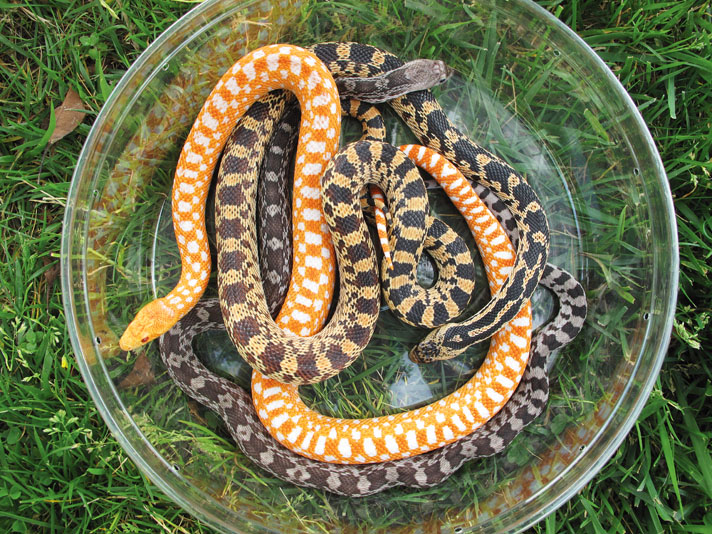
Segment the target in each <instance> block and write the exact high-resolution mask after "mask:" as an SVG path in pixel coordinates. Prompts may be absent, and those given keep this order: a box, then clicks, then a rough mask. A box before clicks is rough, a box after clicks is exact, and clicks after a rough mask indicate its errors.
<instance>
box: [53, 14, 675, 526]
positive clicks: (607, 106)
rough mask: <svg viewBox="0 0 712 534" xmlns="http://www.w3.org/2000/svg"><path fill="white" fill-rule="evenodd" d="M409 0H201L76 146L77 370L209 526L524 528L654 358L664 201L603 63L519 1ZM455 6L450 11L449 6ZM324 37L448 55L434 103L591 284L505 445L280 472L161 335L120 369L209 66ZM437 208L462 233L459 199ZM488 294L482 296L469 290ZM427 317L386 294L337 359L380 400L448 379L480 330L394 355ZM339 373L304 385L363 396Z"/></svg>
mask: <svg viewBox="0 0 712 534" xmlns="http://www.w3.org/2000/svg"><path fill="white" fill-rule="evenodd" d="M354 5H356V4H354ZM406 6H409V7H405V8H401V10H400V11H399V12H397V13H395V12H392V11H391V10H392V9H394V8H393V4H390V3H385V4H384V3H379V4H375V5H374V7H373V12H372V11H371V8H370V7H369V6H368V5H366V4H359V7H349V5H347V4H346V3H341V4H340V3H331V2H328V3H327V2H315V1H312V2H286V1H281V2H273V3H270V2H264V1H263V2H218V1H211V0H209V1H207V2H205V3H203V4H202V5H200V6H199V7H197V8H196V9H194V10H193V11H191V12H190V13H189V14H188V15H187V16H185V17H184V18H182V19H181V20H180V21H179V22H177V23H176V24H174V25H173V26H172V27H171V28H170V29H169V30H168V31H167V32H166V33H164V34H163V35H162V36H161V37H160V38H159V39H158V40H157V41H156V42H155V43H153V44H152V45H151V46H150V47H149V48H148V50H146V52H145V53H144V54H142V55H141V57H140V58H139V59H138V60H137V61H136V63H135V64H134V65H133V67H131V69H130V70H129V71H128V72H127V73H126V75H125V76H124V78H123V79H122V80H121V82H120V83H119V84H118V86H117V87H116V89H115V90H114V92H113V94H112V95H111V98H110V99H109V101H108V102H107V103H106V105H105V106H104V109H103V110H102V111H101V113H100V115H99V117H98V118H97V120H96V122H95V123H94V126H93V128H92V130H91V133H90V135H89V137H88V139H87V141H86V144H85V146H84V149H83V151H82V153H81V156H80V158H79V164H78V165H77V168H76V171H75V173H74V178H73V181H72V186H71V190H70V194H69V199H68V202H67V210H66V215H65V221H64V233H63V240H62V268H63V272H62V284H63V286H62V289H63V293H64V302H65V310H66V316H67V321H68V326H69V333H70V336H71V338H72V343H73V345H74V348H75V350H76V353H77V358H78V361H79V364H80V368H81V371H82V374H83V376H84V379H85V381H86V383H87V386H88V389H89V391H90V393H91V395H92V397H93V398H94V400H95V402H96V403H97V405H98V407H99V410H100V412H101V413H102V415H103V417H104V419H105V420H106V423H107V424H108V425H109V427H110V428H111V430H112V431H113V432H114V434H115V435H116V438H117V439H118V441H119V443H120V444H121V445H122V446H123V447H124V448H125V449H126V451H127V452H128V454H129V455H130V456H131V457H132V458H133V460H134V461H135V462H136V464H137V465H138V466H139V468H140V469H141V470H142V471H143V472H144V473H145V474H146V475H147V476H148V477H149V478H150V479H151V480H152V481H153V482H154V483H156V484H157V485H158V486H159V487H160V488H161V489H162V490H163V491H165V492H166V493H167V494H168V495H169V496H170V497H171V498H173V499H174V500H175V501H176V502H177V503H179V504H180V505H181V506H183V507H184V508H185V509H186V510H188V511H190V512H191V513H192V514H194V515H195V516H197V517H199V518H201V519H203V520H204V521H206V522H207V523H209V524H211V525H212V526H214V527H215V528H217V529H219V530H222V531H226V532H275V531H289V532H297V531H299V532H312V531H314V532H323V531H335V532H336V531H339V532H341V531H343V532H361V531H368V532H381V531H383V532H386V531H388V532H391V531H396V530H397V531H398V532H425V531H427V532H440V531H444V532H445V531H446V532H453V531H454V532H465V531H470V530H475V529H477V531H478V532H504V531H516V530H520V529H523V528H525V527H526V526H528V525H530V524H532V523H534V522H536V521H538V520H540V519H541V518H542V517H544V516H545V515H546V514H548V513H550V512H551V511H553V510H554V509H556V508H557V507H558V506H560V505H561V504H562V503H564V502H565V501H566V500H567V499H568V498H569V497H570V496H571V495H572V494H573V493H574V492H576V491H577V490H578V489H580V488H581V486H583V485H584V483H586V482H587V481H588V480H590V479H591V477H593V476H594V475H595V473H596V472H597V471H598V470H599V469H600V468H601V466H602V465H603V464H604V462H606V460H607V459H608V458H609V457H610V456H611V455H612V454H613V452H614V451H615V449H616V448H617V447H618V445H619V444H620V442H621V441H622V439H623V438H624V437H625V435H626V433H627V432H628V431H629V429H630V427H631V425H632V424H633V422H634V421H635V419H636V417H637V415H638V414H639V412H640V410H641V408H642V406H643V404H644V403H645V401H646V399H647V397H648V394H649V392H650V389H651V388H652V385H653V382H654V380H655V377H656V375H657V373H658V370H659V368H660V365H661V363H662V359H663V356H664V353H665V350H666V348H667V344H668V339H669V335H670V330H671V326H672V318H673V311H674V303H675V295H676V288H677V272H678V258H677V235H676V229H675V219H674V215H673V209H672V201H671V196H670V192H669V189H668V185H667V180H666V177H665V174H664V171H663V167H662V164H661V161H660V158H659V156H658V154H657V152H656V150H655V147H654V144H653V141H652V139H651V137H650V134H649V132H648V130H647V129H646V127H645V125H644V124H643V122H642V120H641V118H640V115H639V114H638V112H637V110H636V109H635V106H634V105H633V103H632V101H631V100H630V98H629V97H628V96H627V95H626V93H625V91H624V90H623V89H622V87H621V86H620V84H619V83H618V81H617V80H616V78H615V76H614V75H613V74H612V73H611V71H610V70H608V68H606V66H605V65H604V64H603V63H602V62H601V60H600V59H599V58H598V57H597V56H596V55H595V54H594V53H593V51H592V50H591V49H590V48H588V47H587V46H586V45H585V44H584V43H583V42H582V41H581V39H579V38H578V37H577V36H576V35H575V34H574V33H573V32H571V31H570V30H569V29H567V28H566V27H565V26H563V25H562V24H561V23H560V22H558V21H557V20H556V19H555V18H554V17H552V16H551V15H550V14H549V13H547V12H546V11H545V10H543V9H541V8H539V7H537V6H536V5H535V4H533V3H532V2H529V1H527V0H510V1H492V0H490V1H482V0H480V1H478V2H476V3H472V4H469V3H468V4H467V5H463V6H462V9H461V10H453V9H451V8H448V7H442V5H441V4H438V5H433V6H428V7H426V6H425V4H424V3H420V2H413V3H411V4H408V3H406ZM454 12H456V13H458V18H457V20H454V19H450V18H448V17H449V15H448V13H454ZM425 27H429V28H435V29H431V30H430V31H428V32H423V28H425ZM327 40H332V41H333V40H352V41H359V42H363V43H369V44H373V45H377V46H380V47H383V48H385V49H388V50H390V51H391V52H394V53H396V54H398V55H399V56H400V57H401V58H403V59H412V58H415V57H431V58H440V59H443V60H445V61H446V62H447V63H448V64H449V65H451V66H453V67H455V68H456V69H457V70H458V75H456V76H454V77H453V78H452V79H451V80H449V81H448V82H447V83H446V84H445V85H444V86H442V87H440V88H438V89H437V91H436V93H437V96H438V98H439V100H440V102H441V103H442V105H443V107H444V108H445V109H446V111H447V113H448V114H449V116H450V117H451V118H452V120H454V121H455V122H456V123H457V124H458V125H459V126H460V127H461V128H462V129H463V130H464V131H466V132H468V133H469V134H470V135H471V136H472V138H473V139H475V140H477V141H478V142H480V143H481V144H484V145H485V146H487V147H489V148H490V149H491V150H493V151H494V152H496V153H498V154H499V155H501V156H503V157H504V158H506V159H507V160H508V161H510V162H511V163H512V164H513V165H515V166H516V167H517V168H518V169H520V170H521V171H522V172H524V173H525V174H526V176H527V177H528V179H529V180H530V182H531V184H532V185H533V186H534V188H535V189H536V190H537V191H538V193H539V195H540V197H541V198H542V200H543V202H544V203H545V206H546V209H547V212H548V214H549V221H550V224H551V228H552V250H551V256H550V261H551V262H553V263H555V264H557V265H560V266H562V267H564V268H566V269H568V270H569V271H571V272H572V273H575V275H576V276H577V277H578V278H579V279H580V280H581V282H582V283H583V284H584V286H585V288H586V291H587V295H588V302H589V316H588V320H587V323H586V327H585V329H584V330H583V332H582V333H581V335H580V336H579V338H578V339H577V341H576V342H574V344H573V345H571V346H569V347H568V348H567V349H566V350H564V351H563V352H562V353H561V354H560V355H558V358H557V359H556V361H552V365H551V372H550V376H551V393H550V399H549V403H548V407H547V409H546V412H545V413H543V414H542V415H541V416H540V417H539V418H538V419H537V420H536V421H535V422H534V423H533V424H532V425H530V427H528V428H527V429H526V431H525V432H523V433H522V434H521V435H520V436H519V437H518V438H517V439H516V440H515V441H514V442H513V443H512V444H511V445H510V446H509V447H508V448H507V450H506V451H505V452H503V453H501V454H499V455H496V456H494V457H491V458H486V459H481V460H477V461H473V462H470V463H469V464H467V465H466V466H464V467H463V468H462V469H461V470H460V471H459V472H458V473H456V474H455V475H453V476H452V477H451V478H450V479H449V480H447V481H446V482H445V483H443V484H442V485H440V486H438V487H436V488H433V489H430V490H417V491H415V490H406V489H402V488H400V489H393V490H389V491H387V492H385V493H383V494H378V495H374V496H371V497H366V498H358V499H356V498H343V497H338V496H334V495H331V494H329V493H324V492H319V491H315V490H310V489H302V488H298V487H295V486H292V485H290V484H287V483H284V482H281V481H279V480H276V479H274V478H273V477H271V476H269V475H267V474H265V473H264V472H262V471H260V470H259V469H257V468H255V467H254V466H253V465H252V464H251V463H250V461H249V460H248V459H246V458H245V457H244V456H243V455H242V454H241V453H240V452H239V451H238V450H237V448H236V447H235V446H234V444H233V443H232V442H231V441H230V439H229V437H228V435H227V434H226V432H225V429H224V428H223V427H222V425H221V421H220V420H219V419H218V418H217V417H216V416H215V415H213V414H212V413H211V412H209V411H207V410H205V409H203V408H202V407H200V406H198V405H196V404H195V403H193V402H192V401H189V400H188V399H187V398H186V396H185V395H183V394H182V393H181V391H180V390H179V389H178V388H177V387H176V386H175V385H174V384H173V383H172V382H171V381H170V379H168V377H167V376H166V373H165V370H164V368H163V366H162V364H161V363H160V359H159V357H158V354H157V344H156V343H153V344H151V345H150V346H149V348H148V350H147V351H146V352H145V353H144V355H143V356H140V357H141V358H144V357H147V362H148V366H149V370H148V372H145V373H144V374H143V375H141V374H140V373H139V375H138V376H139V380H138V381H137V382H133V383H132V382H131V380H126V377H127V376H128V375H129V373H130V372H131V370H132V369H133V368H134V366H135V365H136V359H137V356H136V354H130V355H127V354H126V353H121V352H120V351H118V348H117V344H116V340H117V336H118V335H120V334H121V332H122V331H123V329H124V327H125V326H126V324H128V322H129V320H130V319H131V318H132V317H133V314H134V313H135V312H136V311H137V310H138V308H139V307H140V305H142V304H143V303H144V302H146V301H148V300H151V299H152V298H153V297H154V296H155V295H161V294H165V292H167V291H168V289H169V288H170V287H172V283H173V282H174V281H175V279H176V276H177V270H178V269H179V265H180V264H179V261H178V257H177V250H176V247H175V243H174V242H173V239H172V230H171V224H170V217H169V211H170V209H169V204H168V203H167V199H168V198H169V191H170V186H171V182H172V172H173V168H174V165H175V162H176V161H177V157H178V153H179V150H180V147H181V144H182V140H183V139H184V138H185V135H186V134H187V131H188V129H189V127H190V125H191V124H192V121H193V119H194V117H195V116H196V114H197V112H198V110H199V108H200V106H201V104H202V101H203V100H204V98H205V96H206V95H207V93H208V92H209V91H210V89H211V88H212V86H213V84H214V83H215V82H216V80H217V79H218V77H219V76H220V75H221V74H222V73H223V72H224V71H225V70H226V69H227V68H228V66H230V65H231V64H232V63H233V62H234V61H235V60H236V59H237V58H239V57H240V56H241V55H243V54H244V53H245V51H246V50H249V49H253V48H256V47H258V46H260V45H264V44H268V43H275V42H291V43H295V44H300V45H309V44H312V43H315V42H321V41H327ZM404 43H408V44H407V45H404ZM387 119H388V124H389V127H390V132H389V141H391V142H393V143H399V142H404V141H409V140H411V139H412V138H411V137H409V135H408V133H407V131H406V129H405V128H404V127H403V126H402V125H401V124H400V123H399V122H398V121H397V120H396V119H395V118H394V117H393V114H388V113H387ZM351 130H352V131H353V128H352V129H351ZM441 196H442V195H441V194H439V193H438V192H437V190H436V189H433V205H434V207H435V209H436V211H439V212H440V213H441V214H443V215H444V216H445V217H446V218H447V217H448V215H449V214H450V213H451V212H452V209H451V208H448V206H447V203H446V202H444V201H442V198H441ZM448 222H451V223H452V224H453V225H455V226H457V227H458V230H459V231H461V232H462V233H463V235H467V234H466V232H465V231H464V227H463V226H462V224H461V223H458V222H457V219H456V218H454V217H453V218H450V219H448ZM425 267H427V266H425ZM424 272H425V271H424ZM480 283H484V282H483V281H482V280H480ZM480 287H486V286H480ZM486 299H487V296H486V295H480V296H479V297H478V299H477V302H476V303H474V304H473V306H479V305H481V304H482V302H484V300H486ZM534 302H535V308H536V316H537V319H538V322H540V323H541V322H542V321H545V320H546V319H547V317H548V316H549V315H550V314H551V310H552V307H553V301H552V299H551V298H550V297H548V295H547V294H546V293H545V292H543V291H542V292H541V293H537V294H536V295H535V299H534ZM421 336H422V332H418V331H415V330H413V329H408V328H405V327H401V326H398V325H397V324H396V323H395V322H394V321H393V319H392V317H390V315H389V314H388V313H387V312H384V313H383V314H382V317H381V319H379V330H378V332H377V335H376V336H375V338H374V341H373V343H372V345H371V346H369V349H368V350H367V353H366V354H365V356H364V358H363V362H366V363H357V364H355V365H354V366H353V369H356V371H353V370H352V371H351V372H358V369H359V368H361V369H362V368H363V366H364V365H369V366H371V367H373V366H374V365H381V366H382V370H381V371H380V372H378V373H373V374H372V375H371V377H370V380H371V383H372V387H371V388H369V390H373V391H380V392H381V393H380V394H378V395H377V397H378V398H379V399H380V401H379V402H380V403H379V405H378V406H377V407H376V408H377V409H378V410H380V413H384V412H386V411H388V410H399V409H404V408H407V407H410V406H414V405H419V404H422V403H424V402H429V401H430V400H432V399H434V398H438V397H441V396H443V395H444V394H446V393H448V392H450V391H452V390H453V389H454V388H455V387H457V386H458V385H459V384H461V383H462V382H463V381H464V380H465V379H466V378H467V375H468V373H470V372H471V371H472V369H473V368H476V366H477V365H478V361H479V358H481V356H482V352H483V350H484V349H483V348H482V347H476V348H474V349H473V350H472V351H470V352H469V353H468V354H466V355H464V356H463V357H462V358H459V359H457V360H453V361H451V362H445V363H443V364H441V365H439V366H431V367H428V366H420V367H419V366H415V365H413V364H410V363H409V362H408V360H407V358H405V357H404V354H405V352H406V351H407V350H408V348H409V347H411V346H412V344H413V343H414V342H415V341H416V340H417V339H418V338H420V337H421ZM196 349H197V350H198V352H199V353H200V355H201V357H202V358H203V359H204V360H205V361H207V362H208V363H209V364H210V365H212V366H213V367H214V368H215V369H219V370H220V371H221V372H223V373H227V374H231V375H233V376H237V379H238V381H241V380H244V378H245V376H246V373H245V366H244V364H242V363H240V361H239V359H238V358H237V357H236V356H235V351H234V349H232V348H231V346H230V345H229V341H228V340H227V338H225V337H219V336H207V337H204V338H203V339H201V340H198V342H197V343H196ZM384 362H385V363H384ZM143 363H146V361H143ZM359 366H360V367H359ZM132 376H137V375H132ZM348 376H349V375H347V379H346V380H342V379H340V378H336V379H333V380H332V381H329V383H328V384H327V386H326V387H324V386H322V387H320V388H311V389H310V390H305V391H304V396H305V397H306V398H308V399H309V402H311V403H313V404H314V405H316V406H319V407H320V409H322V410H324V411H332V412H333V411H335V410H336V411H338V410H342V409H343V408H344V407H343V405H344V404H346V403H343V402H339V399H341V398H343V396H348V397H349V398H350V399H356V401H357V402H356V405H357V406H356V409H359V408H358V401H361V406H362V407H363V406H365V407H366V408H364V409H368V407H369V406H370V405H371V404H373V401H374V399H373V398H370V397H369V398H359V397H360V396H363V391H364V388H361V389H356V388H355V387H354V385H353V384H351V385H350V384H349V380H348ZM351 376H353V375H351ZM141 377H143V379H141ZM142 382H143V383H142ZM242 383H244V382H242ZM346 415H347V416H348V413H346Z"/></svg>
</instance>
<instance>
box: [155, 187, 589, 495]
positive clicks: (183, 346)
mask: <svg viewBox="0 0 712 534" xmlns="http://www.w3.org/2000/svg"><path fill="white" fill-rule="evenodd" d="M489 200H491V201H494V202H493V203H492V205H496V204H495V203H496V202H498V200H496V199H494V198H492V197H490V199H489ZM500 213H501V212H500ZM499 216H500V217H502V218H503V221H507V220H510V219H509V218H508V216H507V215H499ZM512 233H513V232H512ZM510 235H511V234H510ZM513 237H516V236H513ZM541 285H542V286H543V287H548V288H549V289H551V290H552V291H553V292H554V294H555V296H556V297H558V300H559V311H558V314H557V315H556V317H555V318H554V320H553V321H552V322H551V323H549V324H548V325H546V326H545V327H543V328H542V329H541V330H540V331H539V332H538V333H537V334H536V336H535V337H534V339H533V341H532V348H531V358H530V361H529V365H528V366H527V368H526V370H525V372H524V376H523V377H522V381H521V383H520V385H519V387H518V388H517V390H516V391H515V392H514V395H513V396H512V398H511V399H510V400H509V402H508V403H507V404H506V405H505V406H504V408H502V410H500V411H499V412H498V413H497V414H496V415H495V416H494V417H493V418H492V419H490V420H489V421H488V422H487V423H485V424H484V425H483V426H481V427H480V428H479V429H477V430H476V431H475V432H473V433H472V434H470V435H469V436H467V437H465V438H463V439H461V440H459V441H456V442H454V443H451V444H450V445H446V446H445V447H442V448H440V449H437V450H434V451H431V452H427V453H424V454H422V455H420V456H415V457H413V458H406V459H402V460H395V461H391V462H384V463H378V464H367V465H335V464H326V463H324V462H319V461H315V460H311V459H309V458H305V457H303V456H301V455H299V454H297V453H294V452H292V451H290V450H289V449H287V448H285V447H284V446H282V445H281V444H279V443H278V442H277V441H276V440H275V439H274V438H273V437H272V436H271V435H270V434H269V432H268V431H267V430H266V429H265V427H264V426H263V425H262V422H261V421H260V419H259V418H258V416H257V413H256V411H255V408H254V406H253V404H252V399H251V398H250V395H249V394H248V393H247V392H246V391H245V390H243V389H242V388H240V387H239V386H237V385H236V384H234V383H233V382H231V381H230V380H227V379H225V378H222V377H220V376H218V375H216V374H214V373H212V372H211V371H210V370H208V369H207V368H206V367H205V366H204V365H203V364H202V363H201V362H200V360H199V359H198V358H197V357H196V356H195V354H194V353H193V349H192V339H193V337H194V336H196V335H198V334H199V333H201V332H205V331H209V330H221V329H224V328H225V327H224V323H223V321H222V314H221V311H220V306H219V303H218V301H217V300H215V299H213V300H205V301H201V302H199V303H198V305H197V306H196V307H195V308H194V309H193V310H192V311H191V312H190V313H189V314H188V315H187V316H186V317H185V318H184V319H183V320H182V321H181V322H180V323H178V324H177V325H175V326H174V327H173V328H172V329H171V330H170V331H169V332H167V333H166V334H165V335H164V336H162V337H161V339H160V354H161V358H162V360H163V362H164V364H165V366H166V369H167V371H168V373H169V375H170V376H171V378H172V379H173V380H174V381H175V383H176V384H177V385H178V386H179V387H180V388H181V389H182V390H183V391H184V392H185V393H186V394H187V395H188V396H190V397H191V398H193V399H194V400H196V401H197V402H199V403H201V404H204V405H205V406H207V407H208V408H210V409H211V410H213V411H215V413H217V414H218V415H219V416H220V417H221V418H222V419H223V421H224V422H225V425H226V427H227V430H228V431H229V433H230V435H231V436H232V438H233V439H234V440H235V442H236V443H237V445H238V446H239V447H240V449H241V450H242V451H243V453H244V454H245V455H247V456H248V457H249V458H250V459H251V460H252V461H253V462H255V464H257V465H259V466H260V467H262V468H263V469H265V470H266V471H268V472H269V473H272V474H273V475H274V476H276V477H278V478H280V479H282V480H285V481H287V482H290V483H293V484H296V485H299V486H304V487H311V488H317V489H323V490H327V491H330V492H333V493H336V494H340V495H348V496H366V495H371V494H373V493H377V492H380V491H383V490H386V489H388V488H392V487H396V486H406V487H411V488H425V487H430V486H435V485H437V484H440V483H442V482H443V481H444V480H445V479H447V478H448V477H449V476H450V475H452V474H453V473H454V472H455V471H457V470H458V469H459V468H460V467H461V466H462V465H463V464H464V463H465V462H467V461H469V460H472V459H474V458H478V457H485V456H491V455H493V454H497V453H498V452H500V451H502V450H503V449H504V448H505V447H506V446H507V445H508V444H509V443H510V442H511V441H512V440H513V439H514V438H515V437H516V436H517V434H519V433H520V432H521V431H522V430H523V429H524V428H525V427H526V426H527V425H528V424H529V423H531V422H532V421H533V420H534V419H535V418H536V417H537V416H538V415H539V414H540V413H541V412H542V410H543V409H544V407H545V405H546V402H547V399H548V378H547V372H546V366H547V360H548V358H549V356H550V355H551V354H552V352H553V351H555V350H557V349H559V348H561V347H564V346H565V345H566V344H568V343H569V342H570V341H571V340H572V339H573V338H574V337H575V336H576V335H577V334H578V332H579V331H580V330H581V328H582V326H583V324H584V321H585V317H586V297H585V293H584V291H583V288H582V287H581V285H580V284H579V283H578V282H577V281H576V279H575V278H574V277H572V276H571V275H570V274H569V273H568V272H566V271H564V270H562V269H559V268H557V267H554V266H552V265H547V266H546V269H545V273H544V276H543V277H542V279H541Z"/></svg>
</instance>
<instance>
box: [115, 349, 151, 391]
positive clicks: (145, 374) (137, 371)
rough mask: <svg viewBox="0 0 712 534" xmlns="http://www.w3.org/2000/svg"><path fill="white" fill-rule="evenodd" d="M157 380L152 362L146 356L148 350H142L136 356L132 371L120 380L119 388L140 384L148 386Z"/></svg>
mask: <svg viewBox="0 0 712 534" xmlns="http://www.w3.org/2000/svg"><path fill="white" fill-rule="evenodd" d="M155 381H156V376H155V375H154V374H153V370H152V369H151V364H150V363H149V361H148V356H146V351H145V350H144V351H141V353H139V355H138V356H137V357H136V362H135V363H134V366H133V369H131V372H130V373H129V374H128V375H126V376H125V377H124V378H123V380H121V382H119V389H128V388H135V387H139V386H147V385H149V384H153V383H154V382H155Z"/></svg>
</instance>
